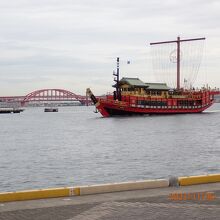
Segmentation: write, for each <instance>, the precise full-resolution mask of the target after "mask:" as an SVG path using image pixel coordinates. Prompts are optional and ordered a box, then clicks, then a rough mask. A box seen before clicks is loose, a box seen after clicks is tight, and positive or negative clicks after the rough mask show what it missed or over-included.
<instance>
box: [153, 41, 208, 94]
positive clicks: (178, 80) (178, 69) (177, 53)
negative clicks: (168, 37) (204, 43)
mask: <svg viewBox="0 0 220 220" xmlns="http://www.w3.org/2000/svg"><path fill="white" fill-rule="evenodd" d="M197 40H205V37H202V38H192V39H184V40H181V39H180V37H177V40H173V41H162V42H155V43H150V45H158V44H169V43H176V44H177V49H176V88H177V90H179V89H180V60H181V57H180V53H181V50H180V45H181V42H186V41H197Z"/></svg>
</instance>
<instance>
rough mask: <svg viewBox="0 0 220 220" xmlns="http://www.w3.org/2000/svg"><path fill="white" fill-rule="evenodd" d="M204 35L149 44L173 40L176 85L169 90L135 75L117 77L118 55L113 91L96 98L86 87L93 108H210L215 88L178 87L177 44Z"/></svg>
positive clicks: (107, 111)
mask: <svg viewBox="0 0 220 220" xmlns="http://www.w3.org/2000/svg"><path fill="white" fill-rule="evenodd" d="M204 39H205V38H196V39H186V40H180V37H178V38H177V40H176V41H166V42H157V43H151V45H155V44H165V43H176V44H177V49H176V52H175V53H176V64H177V65H176V69H177V70H176V75H177V76H176V78H177V80H176V81H177V82H176V88H175V89H172V88H170V87H168V86H167V84H166V83H144V82H143V81H141V80H140V79H138V78H125V77H124V78H122V79H121V80H119V58H117V72H116V73H114V74H113V75H114V76H116V78H115V79H114V81H115V82H116V84H115V85H114V86H113V87H115V91H114V93H113V94H112V95H106V97H102V98H98V97H95V96H94V95H93V93H92V92H91V90H90V89H89V88H88V89H87V95H88V96H89V97H90V98H91V100H92V102H93V103H94V105H95V106H96V109H97V110H98V111H99V112H100V113H101V114H102V115H103V116H104V117H109V116H115V115H135V114H137V115H140V114H179V113H181V114H183V113H200V112H203V111H204V110H205V109H207V108H209V107H210V106H211V105H212V104H213V102H214V94H215V91H213V90H211V89H210V88H208V87H207V88H204V87H203V88H202V89H194V88H192V87H191V88H190V89H184V88H181V87H180V56H181V51H180V43H181V42H185V41H198V40H204Z"/></svg>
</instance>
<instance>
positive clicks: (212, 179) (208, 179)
mask: <svg viewBox="0 0 220 220" xmlns="http://www.w3.org/2000/svg"><path fill="white" fill-rule="evenodd" d="M178 181H179V185H180V186H188V185H195V184H205V183H216V182H220V174H210V175H202V176H188V177H187V176H185V177H179V178H178Z"/></svg>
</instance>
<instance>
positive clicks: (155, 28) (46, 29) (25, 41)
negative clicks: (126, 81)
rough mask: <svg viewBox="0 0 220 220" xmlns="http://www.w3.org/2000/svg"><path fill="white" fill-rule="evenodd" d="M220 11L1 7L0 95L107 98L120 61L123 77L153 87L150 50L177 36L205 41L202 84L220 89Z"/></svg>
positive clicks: (204, 3)
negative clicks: (59, 93) (61, 92)
mask: <svg viewBox="0 0 220 220" xmlns="http://www.w3.org/2000/svg"><path fill="white" fill-rule="evenodd" d="M219 12H220V1H218V0H184V1H180V0H166V1H162V0H135V1H128V0H126V1H125V0H117V1H113V0H8V1H6V0H0V96H3V95H25V94H27V93H29V92H32V91H33V90H37V89H43V88H61V89H67V90H70V91H72V92H74V93H76V94H84V93H85V89H86V88H87V87H91V88H92V90H93V91H94V92H95V93H96V94H103V93H106V92H107V91H111V90H112V88H111V85H112V84H113V81H112V80H113V77H112V71H113V70H114V68H115V60H116V57H117V56H119V57H120V59H121V76H129V77H139V78H141V79H142V80H143V81H146V82H147V81H153V80H154V76H153V74H152V67H151V60H150V47H149V43H150V42H154V41H163V40H173V39H176V37H177V36H178V35H180V36H181V37H182V38H192V37H206V38H207V40H206V50H205V60H204V62H203V63H205V64H204V65H205V66H206V72H205V73H204V74H203V73H202V74H201V77H200V78H199V79H198V80H197V84H198V85H199V84H202V83H203V79H206V80H207V83H209V84H210V85H211V86H213V87H215V86H217V87H220V62H219V59H220V13H219ZM128 59H129V60H131V64H130V65H127V64H126V60H128ZM205 74H206V76H205ZM202 75H203V76H202Z"/></svg>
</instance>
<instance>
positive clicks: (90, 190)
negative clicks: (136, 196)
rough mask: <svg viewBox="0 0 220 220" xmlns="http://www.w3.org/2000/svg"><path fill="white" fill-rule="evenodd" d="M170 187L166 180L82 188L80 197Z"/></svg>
mask: <svg viewBox="0 0 220 220" xmlns="http://www.w3.org/2000/svg"><path fill="white" fill-rule="evenodd" d="M168 186H169V181H168V180H166V179H158V180H145V181H135V182H124V183H112V184H101V185H92V186H82V187H80V195H89V194H97V193H109V192H119V191H128V190H139V189H149V188H160V187H168Z"/></svg>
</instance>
